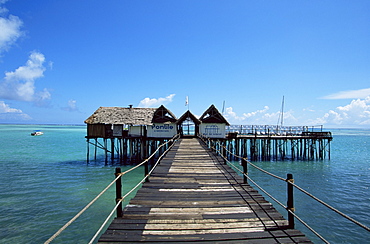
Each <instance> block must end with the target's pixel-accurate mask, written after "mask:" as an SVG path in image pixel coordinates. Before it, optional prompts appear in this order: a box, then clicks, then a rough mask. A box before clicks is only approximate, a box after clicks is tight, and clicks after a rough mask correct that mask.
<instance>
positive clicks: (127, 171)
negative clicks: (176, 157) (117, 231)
mask: <svg viewBox="0 0 370 244" xmlns="http://www.w3.org/2000/svg"><path fill="white" fill-rule="evenodd" d="M179 137H180V135H179V134H177V135H175V136H174V137H173V138H172V139H170V140H168V141H167V142H165V143H162V144H161V145H159V146H158V148H157V149H156V150H155V151H154V152H153V153H152V154H151V155H150V156H149V157H148V158H147V159H145V160H144V161H142V162H141V163H140V164H138V165H136V166H134V167H132V168H131V169H128V170H126V171H125V172H122V173H119V174H116V178H115V179H114V180H113V181H112V182H111V183H109V184H108V186H107V187H105V188H104V190H102V191H101V192H100V193H99V194H98V195H97V196H96V197H95V198H94V199H93V200H91V201H90V202H89V203H88V204H87V205H86V206H85V207H84V208H83V209H82V210H81V211H79V212H78V213H77V214H76V215H75V216H74V217H73V218H71V219H70V220H69V221H68V222H67V223H66V224H65V225H63V227H61V228H60V229H59V230H58V231H57V232H55V233H54V235H52V236H51V237H50V238H49V239H48V240H46V241H45V242H44V244H49V243H50V242H52V241H53V240H54V239H55V238H57V237H58V236H59V235H60V234H61V233H62V232H63V231H64V230H65V229H66V228H67V227H68V226H70V225H71V224H72V223H73V222H74V221H75V220H76V219H77V218H78V217H80V216H81V215H82V214H83V213H84V212H85V211H86V210H87V209H88V208H89V207H90V206H91V205H92V204H93V203H94V202H96V200H98V199H99V198H100V197H101V196H102V195H103V194H104V193H105V192H106V191H107V190H108V189H109V188H110V187H111V186H112V185H113V184H114V183H116V182H117V181H118V180H119V179H120V178H121V177H122V176H123V175H125V174H127V173H129V172H131V171H133V170H135V169H137V168H139V167H140V166H142V165H144V164H145V163H147V162H148V161H149V160H150V159H152V158H153V157H154V156H155V155H156V153H157V152H158V151H159V150H160V149H161V148H162V147H164V146H166V145H167V144H169V143H172V144H171V146H170V147H168V149H167V150H166V151H164V152H163V153H162V154H161V155H160V156H159V157H158V159H157V162H156V164H155V165H154V166H153V168H152V170H151V171H150V172H149V174H146V175H145V177H144V178H143V179H142V180H141V181H140V182H139V183H138V184H137V185H136V186H135V187H133V188H132V189H131V190H130V191H129V192H127V193H126V194H125V196H123V197H122V198H121V199H119V200H118V201H117V203H116V205H115V207H114V208H113V210H112V211H111V213H110V214H109V215H108V217H107V218H106V220H105V221H104V222H103V224H102V226H101V227H100V228H99V230H98V231H97V233H96V234H95V235H94V236H93V238H92V239H91V240H90V242H89V243H93V242H94V240H95V239H96V238H97V236H98V235H99V234H100V232H101V231H102V229H103V228H104V226H105V225H106V224H107V222H108V221H109V219H110V218H111V217H112V215H113V214H114V212H115V211H116V210H117V208H118V207H119V205H120V204H122V202H123V200H124V199H125V198H126V197H127V196H128V195H130V194H131V193H132V192H133V191H135V190H136V189H137V188H138V187H139V186H140V185H141V184H142V183H143V182H144V181H145V180H146V179H148V177H149V176H150V174H151V173H152V172H153V170H154V168H155V167H156V166H157V165H158V163H159V162H160V160H161V159H162V158H163V157H164V155H166V153H167V152H168V151H169V150H170V149H171V148H172V146H173V145H174V142H175V141H177V140H178V139H179Z"/></svg>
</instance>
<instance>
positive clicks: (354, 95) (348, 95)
mask: <svg viewBox="0 0 370 244" xmlns="http://www.w3.org/2000/svg"><path fill="white" fill-rule="evenodd" d="M367 96H370V88H365V89H360V90H349V91H340V92H337V93H334V94H331V95H327V96H324V97H322V99H358V98H362V99H364V98H366V97H367Z"/></svg>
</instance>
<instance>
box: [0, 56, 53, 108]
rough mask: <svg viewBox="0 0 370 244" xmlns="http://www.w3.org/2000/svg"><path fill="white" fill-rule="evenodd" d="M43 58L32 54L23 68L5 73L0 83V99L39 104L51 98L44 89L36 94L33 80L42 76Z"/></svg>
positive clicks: (43, 68)
mask: <svg viewBox="0 0 370 244" xmlns="http://www.w3.org/2000/svg"><path fill="white" fill-rule="evenodd" d="M44 62H45V57H44V55H43V54H42V53H39V52H35V51H34V52H32V53H31V54H30V56H29V59H28V61H27V62H26V64H25V65H24V66H20V67H19V68H17V69H16V70H15V71H11V72H5V77H4V79H3V82H2V83H0V97H1V98H4V99H9V100H17V101H27V102H30V101H33V102H40V101H43V100H46V99H50V98H51V94H50V92H49V91H48V90H47V89H46V88H44V89H43V91H39V92H36V87H35V80H36V79H38V78H41V77H43V76H44V72H45V70H46V68H45V67H44V65H43V64H44Z"/></svg>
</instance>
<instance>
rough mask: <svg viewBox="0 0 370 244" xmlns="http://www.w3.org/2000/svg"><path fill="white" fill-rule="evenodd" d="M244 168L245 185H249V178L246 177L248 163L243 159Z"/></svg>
mask: <svg viewBox="0 0 370 244" xmlns="http://www.w3.org/2000/svg"><path fill="white" fill-rule="evenodd" d="M242 166H243V182H244V184H247V183H248V178H247V176H246V175H248V163H247V160H246V159H245V158H242Z"/></svg>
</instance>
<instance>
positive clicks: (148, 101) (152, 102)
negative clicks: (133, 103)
mask: <svg viewBox="0 0 370 244" xmlns="http://www.w3.org/2000/svg"><path fill="white" fill-rule="evenodd" d="M174 96H175V94H171V95H169V96H167V97H165V98H163V97H160V98H158V99H157V98H149V97H147V98H144V99H143V100H141V101H140V103H139V106H138V107H139V108H149V107H159V106H160V105H163V104H168V103H170V102H172V99H173V97H174Z"/></svg>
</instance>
